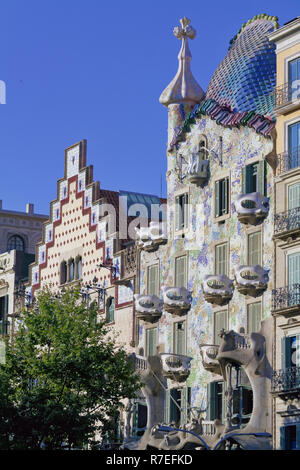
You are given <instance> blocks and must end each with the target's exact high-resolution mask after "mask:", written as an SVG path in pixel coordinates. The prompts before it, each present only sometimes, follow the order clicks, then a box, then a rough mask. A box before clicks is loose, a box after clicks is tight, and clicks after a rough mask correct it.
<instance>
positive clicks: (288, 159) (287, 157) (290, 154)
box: [276, 147, 300, 176]
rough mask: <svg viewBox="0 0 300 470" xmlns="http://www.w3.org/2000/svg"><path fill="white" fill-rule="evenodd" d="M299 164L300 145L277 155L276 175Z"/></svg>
mask: <svg viewBox="0 0 300 470" xmlns="http://www.w3.org/2000/svg"><path fill="white" fill-rule="evenodd" d="M299 166H300V147H295V148H294V149H292V150H289V151H286V152H283V153H280V154H278V155H277V168H276V174H277V176H279V175H281V174H282V173H286V172H287V171H289V170H292V169H293V168H298V167H299Z"/></svg>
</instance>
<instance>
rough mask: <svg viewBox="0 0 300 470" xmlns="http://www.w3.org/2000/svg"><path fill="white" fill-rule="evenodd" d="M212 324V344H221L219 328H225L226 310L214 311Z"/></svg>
mask: <svg viewBox="0 0 300 470" xmlns="http://www.w3.org/2000/svg"><path fill="white" fill-rule="evenodd" d="M214 320H215V322H214V323H215V324H214V344H216V345H218V344H221V338H220V336H219V333H220V331H221V330H223V329H224V330H227V310H222V311H221V312H215V319H214Z"/></svg>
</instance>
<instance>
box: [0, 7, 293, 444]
mask: <svg viewBox="0 0 300 470" xmlns="http://www.w3.org/2000/svg"><path fill="white" fill-rule="evenodd" d="M173 32H174V35H175V37H176V38H177V39H178V40H179V41H180V44H181V48H180V52H179V55H178V61H179V65H178V71H177V74H176V76H175V77H174V79H173V80H172V81H171V82H170V84H169V85H168V86H167V88H166V89H165V90H164V91H163V92H162V94H161V96H160V98H159V101H160V103H161V104H162V105H163V106H164V107H165V108H166V109H167V112H168V117H167V119H168V144H167V173H166V180H167V199H166V200H163V199H161V198H159V197H157V196H153V195H147V194H139V193H134V192H129V191H110V190H104V189H102V188H101V187H100V184H99V183H98V182H97V181H94V179H93V167H92V166H88V165H87V152H86V145H87V144H86V141H85V140H82V141H80V142H78V143H76V144H74V145H72V146H71V147H69V148H67V149H66V150H65V163H64V176H63V178H61V179H60V180H59V181H58V182H57V196H56V198H55V199H54V200H53V201H52V202H51V203H50V211H49V218H48V220H46V221H44V223H43V227H42V230H41V234H40V235H41V236H40V240H41V241H39V242H38V243H36V242H37V240H36V241H35V243H36V246H35V260H34V262H33V263H32V264H31V265H30V267H29V281H28V285H27V289H26V301H27V302H32V301H34V299H35V298H36V296H37V293H38V291H39V290H40V289H43V288H45V287H49V288H50V289H51V290H53V292H54V293H57V292H60V291H61V290H62V289H68V288H74V286H76V285H78V286H80V292H81V295H82V298H83V299H84V301H85V302H86V303H87V304H88V303H90V302H93V301H96V302H97V303H98V308H99V318H103V317H104V318H106V321H107V323H108V324H109V325H110V327H111V329H112V330H114V331H116V332H117V333H118V334H119V336H118V341H119V343H120V344H122V345H123V346H125V348H126V350H127V351H128V354H129V356H130V358H134V364H135V368H136V370H137V371H138V373H139V374H140V376H141V378H142V381H143V383H144V385H143V387H142V389H141V390H140V392H139V394H138V396H137V397H136V399H135V400H131V401H129V400H127V401H125V403H124V405H125V407H123V408H122V410H120V415H119V419H118V421H117V422H116V432H115V436H110V438H108V439H107V440H106V441H105V442H103V448H105V446H107V448H119V447H122V448H127V449H138V450H144V449H149V448H150V449H162V450H181V449H198V450H200V449H228V450H230V449H246V450H271V449H283V450H287V449H300V362H299V361H300V359H299V357H300V356H299V348H300V345H299V338H300V320H299V312H300V243H299V234H300V216H299V210H300V209H299V208H300V171H299V168H300V158H299V156H300V151H299V148H300V93H299V90H300V19H299V18H296V19H294V20H292V21H290V22H289V23H287V24H285V25H283V26H282V27H281V28H279V25H278V22H277V18H276V17H272V16H268V15H265V14H262V15H257V16H255V17H254V18H252V19H250V20H249V21H248V22H247V23H244V24H243V25H242V27H241V28H240V30H239V31H238V33H237V34H236V36H235V37H234V38H233V39H232V40H231V41H230V43H229V49H228V52H227V54H226V56H225V58H224V59H223V60H222V61H221V63H220V64H219V66H218V67H217V69H216V71H215V73H214V74H213V76H212V78H211V80H210V83H209V85H208V88H207V90H206V92H204V90H203V89H202V88H201V86H200V85H199V84H198V82H197V80H196V79H195V78H194V76H193V74H192V71H191V58H192V56H191V52H190V44H189V43H190V41H191V40H193V39H195V37H196V31H195V29H194V28H193V27H192V26H191V22H190V20H189V19H188V18H183V19H181V20H180V26H177V27H175V28H174V31H173ZM194 44H195V46H194V47H195V49H196V48H197V39H196V40H195V43H194ZM1 215H2V214H1V210H0V216H1ZM41 217H42V216H41ZM2 238H3V237H2ZM2 242H3V239H1V240H0V243H2ZM1 257H2V255H0V282H1ZM0 287H1V286H0ZM1 292H2V291H1ZM1 295H2V294H1ZM1 299H2V297H1V296H0V302H2V300H1Z"/></svg>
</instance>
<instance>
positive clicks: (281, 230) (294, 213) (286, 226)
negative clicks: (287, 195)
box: [274, 207, 300, 238]
mask: <svg viewBox="0 0 300 470" xmlns="http://www.w3.org/2000/svg"><path fill="white" fill-rule="evenodd" d="M298 230H299V231H300V207H295V208H294V209H290V210H289V211H285V212H280V213H279V214H275V216H274V236H275V238H286V237H287V236H289V234H290V232H296V231H298Z"/></svg>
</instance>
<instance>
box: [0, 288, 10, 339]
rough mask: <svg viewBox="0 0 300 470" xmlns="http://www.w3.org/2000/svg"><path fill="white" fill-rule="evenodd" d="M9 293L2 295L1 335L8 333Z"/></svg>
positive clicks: (0, 311)
mask: <svg viewBox="0 0 300 470" xmlns="http://www.w3.org/2000/svg"><path fill="white" fill-rule="evenodd" d="M7 315H8V295H4V296H3V297H0V335H6V334H7V324H8V321H7Z"/></svg>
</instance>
